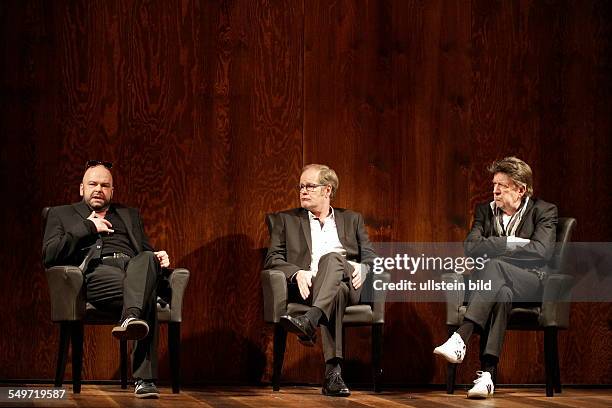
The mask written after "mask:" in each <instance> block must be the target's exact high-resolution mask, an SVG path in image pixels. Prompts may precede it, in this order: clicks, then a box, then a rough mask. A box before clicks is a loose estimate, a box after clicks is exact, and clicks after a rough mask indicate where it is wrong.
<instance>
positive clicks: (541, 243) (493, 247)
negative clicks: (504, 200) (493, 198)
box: [464, 197, 557, 268]
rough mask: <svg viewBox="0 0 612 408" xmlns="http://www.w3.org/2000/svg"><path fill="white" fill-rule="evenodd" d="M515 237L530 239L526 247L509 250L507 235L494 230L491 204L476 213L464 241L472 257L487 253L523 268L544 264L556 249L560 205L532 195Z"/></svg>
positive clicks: (480, 206)
mask: <svg viewBox="0 0 612 408" xmlns="http://www.w3.org/2000/svg"><path fill="white" fill-rule="evenodd" d="M516 236H517V237H520V238H526V239H529V240H530V241H531V242H530V243H528V244H527V245H525V246H523V247H519V248H516V249H513V250H510V249H508V248H507V246H506V242H507V237H500V236H498V235H497V233H496V231H495V227H494V214H493V210H492V209H491V206H490V203H488V202H487V203H483V204H479V205H478V206H476V210H475V212H474V224H473V225H472V229H471V230H470V232H469V234H468V236H467V238H466V239H465V242H464V246H465V252H466V254H467V255H468V256H471V257H479V256H483V255H484V254H487V255H488V257H489V258H500V259H502V260H504V261H506V262H509V263H511V264H513V265H516V266H520V267H524V268H537V267H543V266H545V265H546V264H547V263H548V262H549V261H550V259H551V257H552V256H553V254H554V251H555V242H556V237H557V207H556V206H555V205H554V204H551V203H547V202H546V201H544V200H539V199H537V198H533V197H530V198H529V202H528V203H527V209H526V210H525V214H524V215H523V219H522V220H521V223H520V224H519V226H518V228H517V230H516Z"/></svg>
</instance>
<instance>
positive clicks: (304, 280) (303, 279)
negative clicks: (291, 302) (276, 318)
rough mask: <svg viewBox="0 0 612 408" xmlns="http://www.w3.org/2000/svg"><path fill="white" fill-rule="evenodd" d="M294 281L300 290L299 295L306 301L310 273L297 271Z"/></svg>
mask: <svg viewBox="0 0 612 408" xmlns="http://www.w3.org/2000/svg"><path fill="white" fill-rule="evenodd" d="M295 281H296V282H297V284H298V288H300V295H302V298H303V299H304V300H306V298H307V297H308V296H309V295H310V287H311V286H312V271H303V270H299V271H298V272H297V274H296V275H295Z"/></svg>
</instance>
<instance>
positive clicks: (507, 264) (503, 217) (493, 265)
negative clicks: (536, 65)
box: [434, 157, 557, 398]
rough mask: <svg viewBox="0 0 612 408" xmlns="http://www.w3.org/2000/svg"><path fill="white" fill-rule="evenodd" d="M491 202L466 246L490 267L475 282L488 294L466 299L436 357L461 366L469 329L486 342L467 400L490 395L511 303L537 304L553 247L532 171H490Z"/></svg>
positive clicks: (551, 227) (549, 215)
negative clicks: (486, 284) (487, 284)
mask: <svg viewBox="0 0 612 408" xmlns="http://www.w3.org/2000/svg"><path fill="white" fill-rule="evenodd" d="M489 172H490V173H491V174H492V175H493V201H491V202H487V203H484V204H480V205H478V206H477V207H476V211H475V214H474V224H473V225H472V229H471V230H470V232H469V234H468V236H467V238H466V240H465V250H466V254H467V255H468V256H471V257H481V256H484V255H485V254H486V256H487V257H488V258H489V261H488V262H487V263H486V266H485V267H484V269H482V270H480V271H477V272H476V273H475V276H474V278H475V279H479V280H480V279H481V280H483V281H491V284H492V287H491V290H477V291H473V292H472V293H471V295H470V298H469V302H468V306H467V311H466V313H465V317H464V322H463V324H462V325H461V326H460V327H459V329H458V330H457V332H455V333H454V334H453V335H452V336H451V338H450V339H448V341H446V343H444V344H443V345H441V346H439V347H436V349H435V350H434V353H435V354H439V355H442V356H443V357H445V358H446V359H447V360H448V361H449V362H451V363H461V362H462V361H463V358H464V356H465V344H466V343H467V342H468V339H469V338H470V335H471V334H472V332H473V330H474V328H477V329H478V330H480V331H481V332H482V336H486V337H485V338H486V347H485V348H484V350H481V356H480V358H481V363H482V367H483V369H482V371H478V373H477V375H478V378H477V379H476V380H475V381H474V383H475V384H474V386H473V387H472V388H471V389H470V390H469V391H468V398H485V397H487V396H490V395H492V394H493V391H494V389H495V386H494V383H495V379H496V372H497V363H498V361H499V355H500V352H501V348H502V344H503V340H504V335H505V331H506V325H507V320H508V316H509V313H510V310H511V308H512V302H520V301H529V300H531V301H533V299H538V298H540V294H541V290H542V285H541V280H542V279H543V277H544V276H545V275H546V273H547V271H548V265H547V264H548V262H549V261H550V259H551V257H552V255H553V253H554V250H555V241H556V228H557V207H556V206H555V205H553V204H550V203H547V202H545V201H543V200H540V199H537V198H534V197H533V196H532V195H533V181H532V180H533V176H532V172H531V168H530V167H529V165H527V163H525V162H524V161H522V160H520V159H517V158H516V157H506V158H505V159H503V160H500V161H497V162H494V163H493V164H491V166H490V167H489Z"/></svg>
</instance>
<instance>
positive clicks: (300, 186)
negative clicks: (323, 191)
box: [295, 183, 325, 193]
mask: <svg viewBox="0 0 612 408" xmlns="http://www.w3.org/2000/svg"><path fill="white" fill-rule="evenodd" d="M323 186H325V184H310V183H309V184H298V185H297V186H295V188H297V190H298V191H299V192H302V190H303V189H306V191H308V192H309V193H312V192H313V191H315V190H316V189H317V187H323Z"/></svg>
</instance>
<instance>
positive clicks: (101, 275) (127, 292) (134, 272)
mask: <svg viewBox="0 0 612 408" xmlns="http://www.w3.org/2000/svg"><path fill="white" fill-rule="evenodd" d="M160 276H161V266H160V264H159V261H158V260H157V257H156V256H155V254H154V253H153V252H150V251H146V252H141V253H140V254H138V255H136V256H135V257H133V258H108V259H104V260H102V261H98V262H95V263H94V262H92V263H91V264H90V268H89V269H88V271H87V273H86V274H85V284H86V288H87V301H88V302H89V303H91V304H92V305H94V306H95V307H96V308H98V309H100V310H108V311H111V312H114V311H116V312H117V317H118V318H119V316H120V313H121V314H123V312H124V311H125V310H127V309H128V308H131V307H136V308H138V309H140V310H141V315H140V318H141V319H143V320H145V321H146V322H147V324H148V325H149V334H148V335H147V337H145V338H144V339H142V340H139V341H137V342H136V345H135V346H134V348H133V350H132V375H133V377H134V378H136V379H140V378H142V379H147V380H148V379H152V380H155V379H157V343H158V335H159V327H158V324H157V293H156V288H157V283H158V281H159V278H160Z"/></svg>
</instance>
